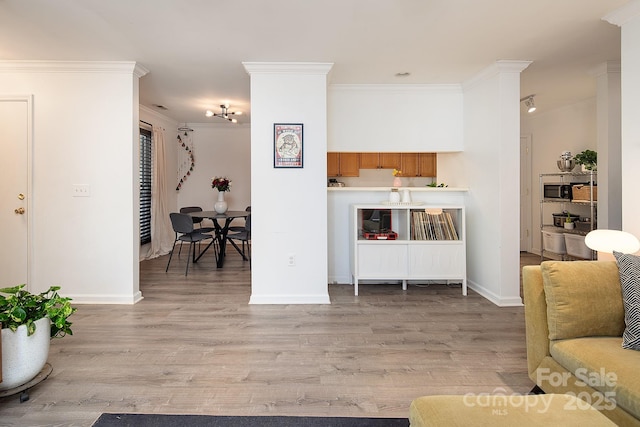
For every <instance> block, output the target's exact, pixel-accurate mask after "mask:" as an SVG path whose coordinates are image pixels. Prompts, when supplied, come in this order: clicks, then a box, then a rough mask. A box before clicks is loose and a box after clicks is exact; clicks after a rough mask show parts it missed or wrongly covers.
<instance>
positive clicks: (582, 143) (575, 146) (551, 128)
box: [521, 98, 597, 254]
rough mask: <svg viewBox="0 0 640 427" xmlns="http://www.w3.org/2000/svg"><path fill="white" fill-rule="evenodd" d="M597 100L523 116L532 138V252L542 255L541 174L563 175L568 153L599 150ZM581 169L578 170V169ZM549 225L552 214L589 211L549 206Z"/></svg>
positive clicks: (526, 132) (526, 131)
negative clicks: (564, 155) (561, 160)
mask: <svg viewBox="0 0 640 427" xmlns="http://www.w3.org/2000/svg"><path fill="white" fill-rule="evenodd" d="M596 128H597V121H596V100H595V98H590V99H587V100H584V101H582V102H578V103H575V104H571V105H567V106H565V107H562V108H558V109H555V110H551V111H549V112H545V113H542V114H538V113H533V114H527V115H526V116H523V117H522V121H521V132H522V134H523V135H531V147H532V148H531V200H530V202H531V210H532V212H531V223H532V224H531V230H533V235H532V239H531V243H532V249H531V250H532V252H534V253H538V254H539V253H540V249H541V236H540V233H539V232H537V231H538V230H540V203H539V201H540V185H539V182H540V174H541V173H556V172H560V170H559V169H558V166H557V164H556V161H557V160H558V159H559V158H560V155H561V154H562V152H564V151H571V153H572V154H574V155H575V154H577V153H579V152H581V151H583V150H587V149H589V150H597V129H596ZM576 169H577V168H576ZM544 209H545V211H544V215H545V222H551V221H552V219H551V218H552V216H551V215H552V214H553V213H557V212H562V210H563V209H567V210H569V211H570V212H571V213H576V214H579V215H582V216H586V215H588V210H586V209H584V208H583V209H581V208H580V207H578V206H575V205H566V206H565V205H560V204H557V205H556V204H553V205H551V204H549V206H545V207H544Z"/></svg>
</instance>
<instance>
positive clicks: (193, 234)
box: [164, 212, 217, 276]
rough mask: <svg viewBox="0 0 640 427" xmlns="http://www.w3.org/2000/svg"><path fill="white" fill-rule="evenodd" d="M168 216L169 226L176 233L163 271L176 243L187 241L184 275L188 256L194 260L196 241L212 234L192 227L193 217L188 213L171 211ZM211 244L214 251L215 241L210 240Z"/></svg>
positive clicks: (186, 270) (169, 262) (210, 237)
mask: <svg viewBox="0 0 640 427" xmlns="http://www.w3.org/2000/svg"><path fill="white" fill-rule="evenodd" d="M169 218H171V226H172V227H173V231H175V233H176V238H175V240H174V241H173V246H172V247H171V252H170V254H169V261H168V262H167V268H166V269H165V270H164V271H165V273H166V272H167V271H169V264H171V258H172V257H173V251H174V250H175V248H176V243H177V242H178V241H180V244H181V245H182V242H189V253H188V254H187V267H186V269H185V271H184V275H185V276H186V275H187V274H188V273H189V258H191V257H193V262H196V243H200V242H201V241H203V240H207V239H213V236H212V235H211V234H207V233H202V232H200V229H196V228H194V227H193V218H192V217H191V216H190V215H187V214H185V213H178V212H172V213H170V214H169ZM212 244H214V252H215V241H214V242H212ZM192 253H193V255H192ZM216 257H217V253H216Z"/></svg>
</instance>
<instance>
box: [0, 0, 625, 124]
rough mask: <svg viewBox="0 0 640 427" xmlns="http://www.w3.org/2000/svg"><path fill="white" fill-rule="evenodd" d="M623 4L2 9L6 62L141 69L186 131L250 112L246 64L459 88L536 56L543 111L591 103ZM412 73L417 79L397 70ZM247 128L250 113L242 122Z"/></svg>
mask: <svg viewBox="0 0 640 427" xmlns="http://www.w3.org/2000/svg"><path fill="white" fill-rule="evenodd" d="M625 3H627V0H268V1H267V0H235V1H232V0H230V1H222V0H0V59H1V60H117V61H120V60H124V61H137V62H138V63H140V64H141V65H143V66H144V67H145V68H147V69H149V70H150V72H149V74H147V75H146V76H145V77H143V78H142V79H141V82H140V91H141V92H140V102H141V103H142V104H143V105H146V106H149V107H151V108H155V109H157V108H156V107H153V106H154V105H163V106H166V107H167V108H168V110H167V111H161V110H158V111H161V112H162V113H163V114H165V115H167V116H169V117H171V118H173V119H175V120H177V121H179V122H188V123H205V122H215V121H216V120H217V121H220V119H216V118H205V117H204V112H205V110H206V109H214V110H215V111H218V110H219V107H218V106H219V104H221V103H223V102H225V101H228V102H230V104H231V110H234V109H236V110H242V111H244V112H249V111H250V88H249V76H248V75H247V73H246V72H245V70H244V67H243V66H242V62H247V61H248V62H254V61H258V62H259V61H265V62H275V61H286V62H289V61H291V62H332V63H334V66H333V69H332V71H331V74H330V83H351V84H354V83H374V84H375V83H377V84H390V83H398V84H404V83H413V84H418V83H461V82H464V81H465V80H467V79H469V78H470V77H472V76H474V75H475V74H476V73H478V72H479V71H481V70H482V69H484V68H486V67H487V66H489V65H491V64H492V63H494V62H495V61H496V60H501V59H503V60H531V61H533V63H532V64H531V65H530V66H529V67H528V68H527V69H526V70H525V71H524V72H523V74H522V84H521V94H522V96H525V95H528V94H530V93H535V94H536V95H537V96H536V99H535V102H536V105H537V106H538V110H539V111H538V113H540V112H544V111H545V110H548V109H551V108H554V107H557V106H560V105H565V104H568V103H572V102H576V101H579V100H583V99H586V98H590V97H593V96H595V81H594V78H593V76H591V75H590V73H589V72H590V71H591V70H593V69H594V67H596V66H598V65H600V64H602V63H603V62H605V61H619V60H620V29H619V28H618V27H616V26H614V25H611V24H609V23H607V22H605V21H603V20H602V19H601V18H602V17H603V16H605V15H606V14H607V13H609V12H611V11H613V10H615V9H617V8H618V7H620V6H621V5H623V4H625ZM400 72H410V73H411V75H410V76H408V77H396V76H395V74H396V73H400ZM239 119H240V120H239V121H240V122H241V123H242V122H247V121H248V120H249V119H250V115H249V114H247V115H245V116H241V117H240V118H239Z"/></svg>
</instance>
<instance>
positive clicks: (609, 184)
mask: <svg viewBox="0 0 640 427" xmlns="http://www.w3.org/2000/svg"><path fill="white" fill-rule="evenodd" d="M593 74H594V76H595V77H596V82H597V86H596V87H597V90H596V101H597V103H596V105H597V107H596V110H597V113H596V114H597V128H598V129H597V131H598V138H597V141H598V142H597V146H598V149H597V152H598V190H599V191H598V228H605V229H612V230H621V229H622V176H621V173H620V168H621V166H622V163H621V162H622V126H621V122H620V120H621V115H622V102H621V99H620V96H621V93H620V77H621V76H620V63H619V62H607V63H604V64H601V65H600V66H599V67H597V69H596V70H595V72H594V73H593Z"/></svg>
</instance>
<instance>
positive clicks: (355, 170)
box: [340, 153, 360, 176]
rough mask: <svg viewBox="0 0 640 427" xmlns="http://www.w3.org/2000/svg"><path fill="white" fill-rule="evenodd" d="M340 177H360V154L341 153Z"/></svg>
mask: <svg viewBox="0 0 640 427" xmlns="http://www.w3.org/2000/svg"><path fill="white" fill-rule="evenodd" d="M340 176H360V153H340Z"/></svg>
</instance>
